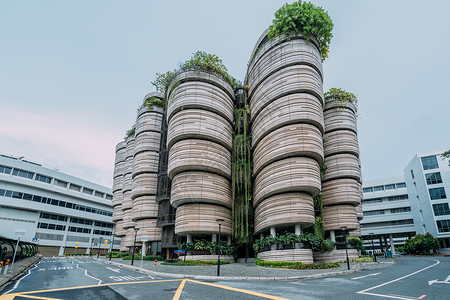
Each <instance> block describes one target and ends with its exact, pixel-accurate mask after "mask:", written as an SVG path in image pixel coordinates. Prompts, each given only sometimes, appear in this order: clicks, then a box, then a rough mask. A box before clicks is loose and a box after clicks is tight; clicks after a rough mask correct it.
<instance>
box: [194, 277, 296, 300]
mask: <svg viewBox="0 0 450 300" xmlns="http://www.w3.org/2000/svg"><path fill="white" fill-rule="evenodd" d="M187 281H190V282H195V283H200V284H204V285H209V286H214V287H217V288H221V289H225V290H230V291H235V292H239V293H243V294H249V295H253V296H258V297H261V298H267V299H273V300H289V299H287V298H282V297H277V296H272V295H267V294H263V293H258V292H253V291H249V290H243V289H238V288H234V287H229V286H226V285H219V284H214V283H209V282H201V281H197V280H192V279H187Z"/></svg>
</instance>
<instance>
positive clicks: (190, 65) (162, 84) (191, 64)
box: [152, 51, 238, 96]
mask: <svg viewBox="0 0 450 300" xmlns="http://www.w3.org/2000/svg"><path fill="white" fill-rule="evenodd" d="M184 71H204V72H207V73H210V74H214V75H216V76H218V77H220V78H222V79H224V80H225V81H226V82H228V83H229V84H230V85H232V86H233V87H235V86H237V85H238V82H237V81H236V79H234V78H233V77H232V76H230V75H229V74H228V70H227V68H226V67H225V65H224V64H223V62H222V60H221V59H220V58H219V57H218V56H217V55H215V54H209V53H206V52H203V51H197V52H195V53H193V56H192V57H191V58H190V59H189V60H187V61H185V62H184V63H182V64H181V65H180V67H179V69H178V70H173V71H168V72H166V73H156V79H155V81H153V82H152V84H153V85H154V86H155V87H156V90H157V91H158V92H160V93H163V94H166V93H167V89H168V88H169V85H170V84H171V83H172V82H173V80H174V79H175V77H176V76H177V75H178V74H179V73H181V72H184ZM166 96H167V95H166Z"/></svg>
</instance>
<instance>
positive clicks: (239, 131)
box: [231, 98, 253, 243]
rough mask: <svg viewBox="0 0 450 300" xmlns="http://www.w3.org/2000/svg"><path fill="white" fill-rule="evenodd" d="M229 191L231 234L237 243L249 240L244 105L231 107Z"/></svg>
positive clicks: (249, 177)
mask: <svg viewBox="0 0 450 300" xmlns="http://www.w3.org/2000/svg"><path fill="white" fill-rule="evenodd" d="M234 120H235V132H236V134H235V135H234V136H233V149H232V158H231V159H232V161H231V163H232V166H231V168H232V169H231V170H232V173H231V193H232V199H233V206H232V216H233V235H234V239H235V241H236V242H237V243H251V242H252V238H253V206H252V167H253V164H252V159H251V135H250V134H249V130H250V126H249V122H250V108H249V106H248V105H247V99H246V98H245V104H244V107H242V108H236V109H235V110H234Z"/></svg>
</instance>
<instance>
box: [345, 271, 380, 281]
mask: <svg viewBox="0 0 450 300" xmlns="http://www.w3.org/2000/svg"><path fill="white" fill-rule="evenodd" d="M378 274H381V273H373V274H369V275H364V276H359V277H355V278H352V280H355V279H361V278H365V277H369V276H376V275H378Z"/></svg>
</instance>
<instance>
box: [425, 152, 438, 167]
mask: <svg viewBox="0 0 450 300" xmlns="http://www.w3.org/2000/svg"><path fill="white" fill-rule="evenodd" d="M422 166H423V169H424V170H431V169H437V168H439V164H438V161H437V159H436V155H433V156H426V157H422Z"/></svg>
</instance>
